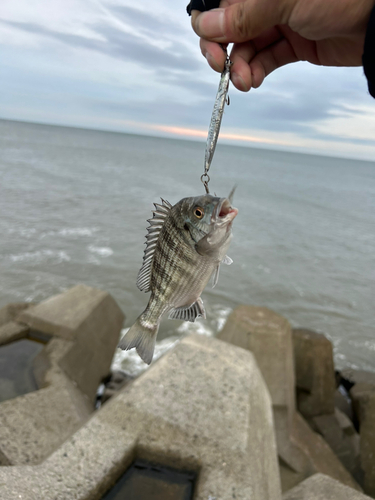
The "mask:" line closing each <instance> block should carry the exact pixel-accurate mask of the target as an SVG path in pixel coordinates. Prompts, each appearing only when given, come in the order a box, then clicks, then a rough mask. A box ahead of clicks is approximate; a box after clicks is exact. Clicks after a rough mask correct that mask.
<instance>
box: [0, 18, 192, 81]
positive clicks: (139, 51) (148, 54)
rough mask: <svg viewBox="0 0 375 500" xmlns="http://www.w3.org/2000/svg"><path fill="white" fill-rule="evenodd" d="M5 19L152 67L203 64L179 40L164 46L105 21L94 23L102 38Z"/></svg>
mask: <svg viewBox="0 0 375 500" xmlns="http://www.w3.org/2000/svg"><path fill="white" fill-rule="evenodd" d="M1 22H2V23H3V24H5V25H7V26H11V27H13V28H16V29H19V30H21V31H24V32H28V33H30V34H33V35H38V36H43V37H48V38H51V39H54V40H56V41H59V42H61V43H63V44H65V45H68V46H70V47H72V48H83V49H88V50H94V51H97V52H101V53H103V54H105V55H107V56H110V57H113V58H116V59H120V60H122V61H124V62H126V61H129V60H132V61H134V62H136V63H137V64H143V65H145V66H147V67H148V68H152V69H154V71H157V70H159V71H161V70H163V69H165V68H168V69H169V70H173V71H176V70H179V71H184V72H190V71H194V70H196V69H198V68H199V66H200V65H199V63H198V61H197V59H196V58H195V57H192V56H190V55H189V54H188V53H186V50H183V46H182V44H181V43H180V42H178V41H176V42H175V45H174V47H173V50H172V49H171V50H167V49H162V48H160V47H158V46H156V45H151V44H147V43H145V40H144V39H142V38H140V37H135V36H134V35H132V34H130V33H127V32H125V31H122V30H120V29H119V28H117V27H115V26H110V25H108V24H107V23H104V22H103V23H101V24H99V23H98V24H97V25H95V26H91V29H93V30H94V31H95V33H96V34H97V35H99V37H98V38H89V37H87V36H82V35H77V34H72V33H65V32H59V31H56V30H52V29H49V28H47V27H44V26H41V25H39V24H35V23H27V22H18V21H4V20H1ZM100 38H102V40H100Z"/></svg>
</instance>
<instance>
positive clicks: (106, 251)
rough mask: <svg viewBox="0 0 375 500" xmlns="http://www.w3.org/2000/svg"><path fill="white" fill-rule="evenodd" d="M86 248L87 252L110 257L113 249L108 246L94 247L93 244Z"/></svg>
mask: <svg viewBox="0 0 375 500" xmlns="http://www.w3.org/2000/svg"><path fill="white" fill-rule="evenodd" d="M87 249H88V250H89V252H92V253H95V254H96V255H100V257H110V256H111V255H113V250H112V248H110V247H96V246H95V245H89V246H88V247H87Z"/></svg>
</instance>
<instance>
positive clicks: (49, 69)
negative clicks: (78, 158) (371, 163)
mask: <svg viewBox="0 0 375 500" xmlns="http://www.w3.org/2000/svg"><path fill="white" fill-rule="evenodd" d="M4 2H5V3H4V5H3V7H4V8H2V16H3V19H2V20H0V26H1V25H2V26H3V27H5V28H6V29H5V30H4V33H5V35H3V36H0V44H2V45H1V47H0V50H1V52H2V78H1V80H0V100H2V101H3V104H2V105H1V107H2V110H3V116H4V117H7V118H12V117H16V118H17V119H22V117H24V119H32V118H30V117H35V116H37V117H40V120H43V118H42V117H43V116H45V117H48V121H52V122H54V119H53V117H54V116H55V117H56V118H55V123H62V120H63V122H64V124H67V125H68V124H69V123H72V124H74V125H76V126H77V125H78V126H79V124H80V123H81V125H82V126H86V125H87V123H89V124H90V127H95V126H97V127H98V128H101V126H102V124H103V123H104V124H106V127H110V126H112V125H111V124H113V127H115V129H116V130H120V129H124V130H127V129H126V128H122V127H125V123H131V122H132V123H133V122H134V123H137V124H139V127H140V128H142V123H143V124H144V126H145V129H147V127H154V129H155V127H159V128H158V129H155V130H167V129H168V130H179V133H182V131H183V130H184V129H186V130H197V131H198V132H194V133H198V135H199V134H202V132H201V131H204V130H207V129H208V124H209V121H210V117H211V112H212V108H213V104H214V99H215V95H216V91H217V87H218V83H219V75H218V74H217V73H214V72H213V71H212V70H211V69H210V68H209V67H208V65H207V63H206V61H205V60H204V58H203V57H202V56H201V54H200V51H199V48H198V38H197V37H196V36H195V34H194V33H193V32H192V30H191V28H190V26H189V19H188V17H187V16H186V15H185V11H184V7H181V6H179V5H178V6H177V7H176V4H175V2H174V1H173V0H165V1H163V2H160V1H159V0H152V1H151V0H143V1H142V2H141V3H139V4H138V5H137V4H136V5H134V3H133V2H130V1H128V0H121V3H120V2H118V1H117V0H101V1H100V2H87V1H86V0H70V3H69V8H68V7H67V4H66V2H65V1H62V0H56V2H54V4H53V7H52V6H51V4H50V3H49V2H48V1H47V0H35V3H33V7H32V8H31V7H30V5H29V4H28V2H26V0H18V2H16V3H15V2H13V1H11V0H4ZM8 34H11V36H8ZM0 35H1V32H0ZM17 36H18V38H17ZM17 40H18V42H17ZM28 40H30V42H28ZM46 41H48V42H47V43H46ZM230 97H231V105H230V106H229V107H226V109H225V115H224V118H223V134H224V133H225V134H226V137H227V138H228V140H229V138H230V137H235V136H236V137H242V136H243V137H245V138H246V137H250V139H249V140H251V138H255V139H256V140H257V137H258V136H259V137H270V138H272V140H273V141H274V142H275V143H276V142H277V141H278V140H279V139H280V140H281V141H284V139H283V137H284V138H285V137H286V136H287V137H288V144H293V138H294V139H295V143H296V144H299V145H301V144H303V143H306V144H308V143H309V144H311V141H320V142H321V143H324V142H326V143H327V144H328V143H332V144H333V142H335V144H336V146H337V144H339V143H344V141H345V142H346V143H347V144H350V143H352V144H357V145H360V144H363V145H366V147H368V148H371V147H373V149H374V152H375V141H372V137H375V101H373V100H372V99H370V98H369V96H368V93H367V88H366V80H365V78H364V76H363V71H362V69H361V68H323V67H318V66H312V65H309V64H308V63H296V64H293V65H288V66H287V67H283V68H280V69H278V70H277V71H275V72H274V73H272V74H271V75H269V76H268V77H267V79H266V80H265V82H264V84H263V85H262V86H261V87H260V88H259V89H256V90H254V89H252V90H251V91H250V93H248V94H243V93H241V92H239V91H237V90H236V89H234V88H233V87H231V88H230ZM4 110H6V113H5V111H4ZM12 110H13V111H12ZM4 113H5V114H4ZM69 116H70V117H71V118H69ZM51 117H52V118H51ZM62 117H64V118H62ZM46 120H47V118H46ZM69 120H71V121H70V122H69ZM80 120H81V121H80ZM95 124H96V125H95ZM116 124H117V125H116ZM168 127H169V128H168ZM149 129H150V128H148V129H147V130H149ZM176 133H177V132H176ZM189 133H190V132H189ZM188 135H189V134H187V136H188ZM203 135H204V134H203ZM239 140H242V139H239ZM243 140H246V139H243ZM284 142H285V141H284ZM336 146H335V147H336ZM348 147H349V146H348Z"/></svg>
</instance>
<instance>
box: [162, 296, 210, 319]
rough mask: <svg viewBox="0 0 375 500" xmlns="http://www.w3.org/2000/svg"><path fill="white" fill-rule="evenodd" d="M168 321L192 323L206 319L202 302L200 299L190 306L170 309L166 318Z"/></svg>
mask: <svg viewBox="0 0 375 500" xmlns="http://www.w3.org/2000/svg"><path fill="white" fill-rule="evenodd" d="M168 318H169V319H181V320H183V321H191V322H192V323H194V321H195V320H196V319H197V318H204V319H206V311H205V309H204V305H203V301H202V299H201V298H200V297H198V299H197V300H196V302H194V304H192V305H191V306H183V307H177V308H176V309H172V311H171V312H170V313H169V316H168Z"/></svg>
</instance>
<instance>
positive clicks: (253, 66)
mask: <svg viewBox="0 0 375 500" xmlns="http://www.w3.org/2000/svg"><path fill="white" fill-rule="evenodd" d="M299 60H300V59H299V58H298V57H297V56H296V54H295V52H294V50H293V47H292V46H291V44H290V43H289V42H288V40H286V39H285V38H283V39H281V40H280V41H278V42H276V43H275V44H274V45H271V46H270V47H268V48H266V49H263V50H261V51H260V52H258V53H257V54H256V56H255V57H254V59H253V60H252V61H250V64H249V66H250V70H251V74H252V86H253V87H254V88H258V87H259V86H260V85H261V84H262V83H263V81H264V79H265V77H266V76H268V75H269V74H270V73H272V71H275V69H277V68H281V66H285V65H286V64H290V63H294V62H297V61H299Z"/></svg>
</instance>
